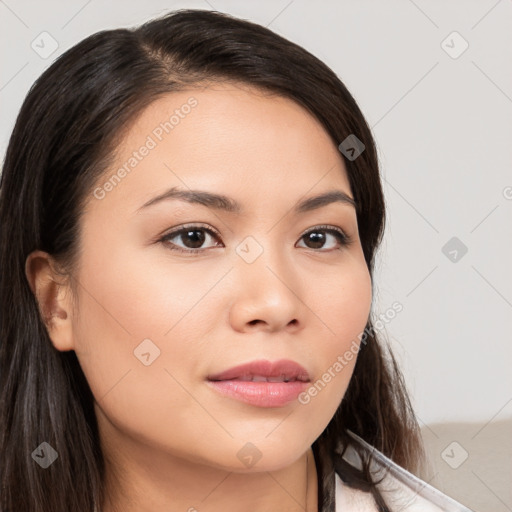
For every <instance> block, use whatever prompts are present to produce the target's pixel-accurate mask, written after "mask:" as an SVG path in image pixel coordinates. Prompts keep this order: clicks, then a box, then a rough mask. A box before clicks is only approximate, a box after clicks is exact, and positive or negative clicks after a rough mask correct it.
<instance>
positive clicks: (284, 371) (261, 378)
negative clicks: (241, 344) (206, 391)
mask: <svg viewBox="0 0 512 512" xmlns="http://www.w3.org/2000/svg"><path fill="white" fill-rule="evenodd" d="M208 380H210V381H228V380H236V381H240V382H296V381H300V382H309V381H310V378H309V374H308V372H307V370H306V369H305V368H304V367H303V366H301V365H300V364H298V363H296V362H294V361H290V360H289V359H281V360H279V361H275V362H271V361H266V360H261V361H253V362H251V363H247V364H242V365H240V366H235V367H233V368H230V369H228V370H225V371H223V372H221V373H217V374H215V375H210V376H208Z"/></svg>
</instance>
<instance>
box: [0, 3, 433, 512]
mask: <svg viewBox="0 0 512 512" xmlns="http://www.w3.org/2000/svg"><path fill="white" fill-rule="evenodd" d="M229 80H231V81H237V82H241V83H246V84H250V85H252V86H255V87H259V88H260V89H262V90H266V91H270V92H272V93H277V94H279V95H281V96H284V97H287V98H290V99H292V100H293V101H295V102H297V103H298V104H300V105H302V106H303V107H305V108H306V109H307V110H308V111H309V112H311V113H312V114H313V115H314V116H315V117H316V119H318V121H319V122H320V123H321V124H322V125H323V126H324V128H325V129H326V131H327V132H328V133H329V135H330V136H331V138H332V141H333V143H334V144H336V146H338V145H339V144H340V143H341V142H342V141H344V140H345V139H346V138H347V137H348V136H349V135H356V136H357V138H358V139H359V140H360V141H362V143H363V144H364V146H365V150H364V151H363V152H362V153H361V155H360V156H359V157H358V158H356V159H353V158H346V157H345V156H344V159H345V165H346V169H347V173H348V179H349V181H350V186H351V190H352V192H353V195H354V198H355V200H356V202H357V205H358V208H357V222H358V226H359V236H360V240H361V244H362V248H363V252H364V257H365V260H366V263H367V266H368V269H369V271H370V275H372V271H373V265H374V257H375V251H376V249H377V248H378V246H379V244H380V242H381V238H382V235H383V231H384V223H385V205H384V197H383V192H382V188H381V181H380V176H379V166H378V160H377V154H376V149H375V143H374V141H373V138H372V134H371V132H370V129H369V127H368V125H367V123H366V121H365V119H364V117H363V114H362V113H361V111H360V109H359V108H358V106H357V104H356V102H355V100H354V98H353V97H352V95H351V94H350V93H349V91H348V90H347V89H346V87H345V86H344V84H343V83H342V82H341V80H340V79H339V78H338V77H337V76H336V74H335V73H334V72H333V71H332V70H331V69H330V68H329V67H327V66H326V65H325V64H324V63H322V62H321V61H320V60H319V59H317V58H316V57H314V56H313V55H312V54H311V53H309V52H308V51H306V50H305V49H303V48H301V47H300V46H298V45H296V44H294V43H292V42H290V41H288V40H286V39H284V38H283V37H280V36H279V35H277V34H275V33H273V32H272V31H270V30H268V29H266V28H264V27H262V26H259V25H257V24H254V23H251V22H249V21H245V20H240V19H237V18H234V17H231V16H229V15H227V14H223V13H219V12H212V11H203V10H180V11H174V12H171V13H169V14H167V15H165V16H163V17H161V18H158V19H155V20H152V21H150V22H148V23H146V24H144V25H142V26H140V27H138V28H135V29H117V30H107V31H102V32H98V33H96V34H93V35H92V36H90V37H88V38H86V39H85V40H83V41H81V42H80V43H79V44H77V45H76V46H74V47H72V48H71V49H70V50H68V51H66V52H65V53H64V54H63V55H61V56H60V57H59V58H58V59H57V60H56V61H55V62H54V63H53V64H52V65H51V66H50V67H49V68H48V69H47V70H46V71H45V72H44V73H43V74H42V75H41V77H40V78H39V79H38V80H37V81H36V82H35V84H34V85H33V86H32V88H31V90H30V91H29V93H28V95H27V97H26V99H25V101H24V103H23V106H22V108H21V111H20V113H19V115H18V118H17V121H16V124H15V127H14V130H13V133H12V136H11V138H10V141H9V145H8V148H7V153H6V157H5V161H4V165H3V173H2V181H3V183H2V186H1V190H0V240H1V245H0V268H1V269H2V270H1V275H0V453H1V454H2V456H1V459H0V485H1V491H0V512H14V511H21V510H23V511H24V512H57V511H68V510H73V511H77V512H92V510H93V505H94V503H103V501H104V498H105V496H104V492H105V491H104V477H105V464H104V459H103V455H102V452H101V450H100V439H99V433H98V428H97V423H96V418H95V414H94V409H93V402H94V397H93V395H92V393H91V391H90V388H89V386H88V383H87V381H86V379H85V376H84V374H83V372H82V370H81V368H80V365H79V363H78V360H77V357H76V354H75V353H74V351H68V352H60V351H57V350H56V349H55V348H54V347H53V345H52V343H51V341H50V338H49V336H48V332H47V330H46V327H45V324H44V323H43V320H42V318H41V316H40V313H39V310H38V306H37V302H36V300H35V297H34V296H33V294H32V292H31V290H30V287H29V285H28V282H27V279H26V276H25V273H24V263H25V259H26V258H27V256H28V255H29V254H30V253H31V252H32V251H34V250H36V249H40V250H43V251H46V252H48V253H49V254H51V255H52V256H53V257H54V258H55V259H56V261H58V262H60V263H61V264H62V266H63V268H65V269H66V270H67V271H68V272H69V273H71V274H72V272H73V269H74V265H75V264H76V262H77V259H78V255H79V250H78V248H79V220H80V215H81V212H82V211H83V206H84V204H85V200H86V198H87V197H88V195H89V194H90V193H91V191H92V187H93V186H94V183H96V182H97V180H98V178H99V177H100V176H101V175H102V173H103V172H104V171H105V169H106V167H107V165H108V162H109V158H110V157H111V155H112V154H113V151H114V149H115V147H116V144H117V143H118V142H119V140H120V137H121V136H122V134H123V133H124V132H123V130H124V129H125V128H126V127H127V126H129V125H130V122H131V121H133V120H134V119H135V117H136V116H137V115H138V114H140V113H141V112H142V111H143V109H144V108H145V107H147V106H148V105H149V104H150V103H151V102H152V101H154V100H155V99H156V98H158V97H160V96H162V95H165V94H168V93H170V92H173V91H179V90H180V89H183V88H184V87H191V86H197V85H198V84H202V83H206V82H215V81H229ZM372 281H373V277H372ZM348 430H350V431H352V432H354V433H356V434H357V435H359V436H360V437H362V438H363V439H364V440H365V441H367V442H368V443H370V444H371V445H373V446H374V447H375V448H377V449H378V450H380V451H382V452H383V453H384V454H385V455H387V456H388V457H390V458H391V459H393V460H394V461H395V462H396V463H398V464H399V465H401V466H403V467H404V468H406V469H409V470H410V471H412V472H416V471H417V470H418V468H419V465H418V464H419V463H420V462H421V461H422V460H423V456H424V452H423V447H422V443H421V437H420V434H419V428H418V424H417V421H416V419H415V416H414V413H413V410H412V408H411V404H410V402H409V398H408V395H407V392H406V388H405V385H404V381H403V377H402V374H401V373H400V370H399V368H398V366H397V363H396V361H395V359H394V357H393V355H392V352H391V351H390V350H389V347H385V346H384V344H383V343H382V341H381V340H379V339H378V337H377V333H376V332H375V330H374V328H373V325H372V321H371V319H369V320H368V324H367V338H366V342H365V343H361V348H360V351H359V354H358V357H357V362H356V365H355V368H354V373H353V376H352V378H351V381H350V384H349V387H348V389H347V392H346V394H345V396H344V398H343V400H342V402H341V404H340V406H339V408H338V410H337V412H336V413H335V415H334V417H333V418H332V420H331V421H330V423H329V424H328V426H327V428H326V429H325V430H324V432H323V433H322V434H321V435H320V437H319V438H318V439H317V440H316V441H315V443H314V445H313V449H314V452H315V455H316V457H315V458H316V459H318V469H319V472H320V473H319V476H320V485H319V500H320V501H319V505H320V508H319V510H322V511H323V512H326V511H328V510H333V508H332V507H333V481H334V479H333V473H332V467H333V466H332V464H331V463H329V461H330V460H331V459H330V457H332V455H331V454H332V453H334V451H336V450H338V449H339V447H343V446H346V445H347V443H349V442H350V441H351V437H350V436H349V434H348ZM43 441H46V442H47V443H49V444H50V445H51V446H52V447H53V448H55V450H56V451H57V453H58V457H59V458H58V464H52V465H51V466H50V467H49V468H47V469H46V470H44V471H41V470H40V469H41V468H40V467H39V466H38V465H37V464H35V463H34V461H33V460H32V457H31V454H32V452H33V451H34V449H35V448H36V447H38V446H39V445H40V444H41V443H42V442H43ZM326 461H327V462H326ZM324 462H325V464H324ZM336 467H337V468H338V469H337V471H338V473H339V474H340V475H341V477H342V478H343V479H344V480H345V481H346V482H347V484H348V485H353V486H356V487H360V488H361V489H365V490H367V491H368V492H371V493H372V494H373V495H374V497H375V500H376V502H377V503H378V504H379V507H380V510H387V507H386V505H385V504H384V502H383V500H382V498H381V496H380V494H379V492H378V489H377V487H376V486H375V484H374V482H373V481H372V475H371V473H370V471H369V468H368V465H367V464H365V465H364V467H363V469H362V470H361V471H358V470H354V469H353V468H351V467H348V466H345V465H344V464H343V463H342V462H341V460H339V459H338V460H337V462H336Z"/></svg>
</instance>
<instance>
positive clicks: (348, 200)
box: [137, 187, 356, 214]
mask: <svg viewBox="0 0 512 512" xmlns="http://www.w3.org/2000/svg"><path fill="white" fill-rule="evenodd" d="M171 199H178V200H182V201H186V202H188V203H195V204H201V205H203V206H206V207H207V208H212V209H215V210H222V211H225V212H228V213H233V214H242V213H243V211H244V209H243V207H242V205H241V204H240V203H238V202H237V201H236V200H234V199H232V198H231V197H228V196H225V195H222V194H215V193H213V192H206V191H204V190H182V189H179V188H177V187H172V188H170V189H169V190H167V191H166V192H164V193H163V194H160V195H158V196H156V197H154V198H153V199H150V200H149V201H147V202H146V203H144V204H143V205H142V206H141V207H140V208H139V209H138V210H137V213H139V212H140V211H141V210H143V209H144V208H148V207H150V206H153V205H155V204H157V203H160V202H161V201H167V200H171ZM331 203H343V204H348V205H351V206H353V207H354V208H356V201H355V200H354V199H353V198H352V197H350V196H349V195H348V194H346V193H345V192H343V191H342V190H329V191H328V192H324V193H323V194H319V195H316V196H313V197H309V198H307V199H304V200H303V201H301V202H299V203H297V204H296V205H295V207H294V212H295V213H304V212H309V211H312V210H317V209H319V208H322V207H324V206H327V205H329V204H331Z"/></svg>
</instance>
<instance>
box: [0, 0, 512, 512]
mask: <svg viewBox="0 0 512 512" xmlns="http://www.w3.org/2000/svg"><path fill="white" fill-rule="evenodd" d="M179 8H195V9H214V10H218V11H223V12H228V13H230V14H233V15H235V16H239V17H242V18H246V19H249V20H251V21H255V22H257V23H260V24H261V25H264V26H267V27H268V28H270V29H271V30H273V31H275V32H277V33H279V34H280V35H282V36H284V37H286V38H288V39H290V40H292V41H294V42H296V43H298V44H300V45H301V46H303V47H304V48H306V49H307V50H309V51H310V52H311V53H313V54H314V55H316V56H317V57H319V58H320V59H321V60H323V61H324V62H325V63H326V64H328V65H329V66H330V67H331V68H332V69H333V70H334V71H335V72H336V74H337V75H338V76H339V77H340V78H341V80H342V81H343V82H344V83H345V85H346V86H347V87H348V89H349V90H350V92H351V93H352V94H353V95H354V97H355V98H356V100H357V101H358V103H359V106H360V107H361V109H362V111H363V113H364V114H365V116H366V118H367V120H368V122H369V124H370V126H371V127H372V129H373V133H374V136H375V138H376V142H377V145H378V149H379V157H380V162H381V168H382V176H383V182H384V189H385V195H386V202H387V215H388V217H387V227H386V235H385V238H384V243H383V245H382V247H381V250H380V252H379V255H378V264H377V268H376V273H375V276H374V277H375V291H376V295H375V302H374V315H375V318H377V317H378V316H379V314H381V313H384V312H385V311H386V310H388V309H389V308H390V307H391V304H392V303H393V302H395V301H398V302H400V303H401V304H402V305H403V311H402V312H400V313H399V314H397V315H396V317H395V318H394V319H393V320H391V321H390V322H389V323H387V325H386V326H385V330H384V331H383V332H382V335H383V336H384V337H385V338H387V339H388V340H389V342H390V343H391V345H392V347H393V348H394V351H395V354H396V355H397V357H398V359H399V361H400V362H401V365H402V368H403V371H404V374H405V377H406V381H407V384H408V387H409V390H410V393H411V397H412V401H413V405H414V407H415V409H416V411H417V414H418V417H419V420H420V422H421V424H422V425H433V424H437V423H450V422H466V423H479V424H480V425H483V427H484V428H488V427H489V425H492V424H493V423H495V422H500V421H502V420H510V419H511V418H512V372H511V371H510V368H511V363H512V271H511V268H510V262H511V261H512V243H511V235H512V229H511V225H512V223H511V220H512V171H511V169H512V166H511V163H512V154H511V151H510V146H511V140H512V66H511V64H510V63H511V62H512V40H511V38H510V27H511V26H512V2H511V1H509V0H500V1H496V0H489V1H487V0H485V1H484V0H481V1H467V0H466V1H457V2H455V1H453V2H443V1H440V0H439V1H426V0H422V1H420V0H415V1H412V0H393V1H390V0H387V1H381V2H377V1H359V2H357V1H355V0H354V1H347V0H345V1H339V0H338V1H334V0H331V1H323V2H313V1H304V0H292V1H290V0H283V1H238V2H236V1H227V0H212V1H203V0H202V1H180V2H169V1H157V0H145V1H140V2H123V1H110V2H99V1H98V0H92V1H89V2H88V1H87V0H70V1H67V2H57V1H45V2H37V1H28V0H17V1H15V0H3V1H0V30H1V33H2V38H3V42H2V45H1V46H0V56H1V57H0V58H1V75H0V105H1V107H0V108H1V116H0V152H1V155H2V157H3V155H4V153H5V149H6V147H7V144H8V140H9V135H10V132H11V130H12V128H13V125H14V121H15V118H16V115H17V112H18V110H19V108H20V106H21V104H22V101H23V99H24V97H25V95H26V93H27V91H28V89H29V87H30V86H31V84H32V83H33V82H34V80H35V79H36V78H37V77H38V76H39V75H40V74H41V73H42V71H43V70H44V69H45V68H46V67H48V66H49V65H50V64H51V62H52V61H53V60H54V59H55V57H57V56H58V55H60V54H61V53H63V52H64V51H65V50H67V49H68V48H70V47H71V46H73V45H74V44H76V43H77V42H78V41H80V40H81V39H83V38H84V37H86V36H88V35H90V34H92V33H94V32H97V31H99V30H103V29H112V28H118V27H128V26H133V25H137V24H139V23H141V22H143V21H146V20H147V19H150V18H152V17H154V16H157V15H159V14H163V13H164V12H166V11H168V10H172V9H179ZM42 32H48V33H49V34H50V35H51V37H52V38H53V39H54V40H55V41H56V42H57V44H58V48H57V50H56V51H55V52H54V53H53V54H52V55H50V56H48V57H46V58H43V57H42V56H40V55H39V54H38V53H36V51H34V50H33V49H32V47H31V44H36V43H38V41H39V42H40V41H41V37H46V38H47V37H48V36H44V35H43V36H41V35H40V34H41V33H42ZM454 32H456V34H454ZM46 41H49V39H46ZM33 42H35V43H33ZM41 44H42V43H40V45H41ZM466 46H467V48H466ZM46 48H48V46H46ZM454 237H456V240H452V241H451V242H449V241H450V240H451V239H453V238H454ZM447 243H448V246H446V247H445V244H447ZM464 247H465V248H466V249H467V252H466V253H465V254H463V252H464V251H463V250H461V248H462V249H463V248H464ZM454 250H455V251H457V252H456V253H455V252H453V251H454ZM450 251H451V252H450ZM432 428H434V427H432ZM445 444H447V443H445ZM501 469H503V468H501ZM507 470H508V471H509V474H510V465H509V467H508V468H507ZM487 487H489V486H487ZM498 499H499V498H498ZM500 501H501V503H505V501H504V500H503V499H500ZM510 507H512V503H511V504H510ZM507 509H508V510H512V508H509V507H508V506H507ZM495 510H498V508H496V509H495ZM499 510H501V509H499ZM503 510H505V508H503Z"/></svg>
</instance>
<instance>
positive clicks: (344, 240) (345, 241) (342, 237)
mask: <svg viewBox="0 0 512 512" xmlns="http://www.w3.org/2000/svg"><path fill="white" fill-rule="evenodd" d="M188 231H206V232H207V233H208V234H210V235H212V236H213V237H219V236H220V235H219V234H218V233H217V232H216V231H213V230H212V229H210V228H206V227H204V226H201V225H198V224H191V225H189V226H183V227H182V228H180V229H177V230H175V231H171V232H170V233H167V234H166V235H164V236H163V237H162V238H161V239H160V240H159V242H162V243H164V244H165V245H166V246H167V248H168V249H169V250H171V251H177V252H181V253H187V254H190V253H192V254H196V253H199V252H204V251H206V250H208V248H206V249H183V248H181V247H178V246H177V245H175V244H172V243H168V242H169V239H171V238H175V237H176V236H178V235H181V234H182V233H187V232H188ZM319 231H322V232H326V233H329V234H331V235H334V236H335V237H336V238H337V239H338V242H339V243H340V245H341V247H340V248H339V249H338V250H340V249H341V248H343V247H347V246H349V245H350V244H351V243H352V241H353V240H352V237H350V236H349V235H347V234H346V233H344V232H343V231H342V230H341V229H339V228H336V227H334V226H326V225H322V226H315V227H314V228H312V229H309V230H308V231H306V232H305V233H303V234H302V235H301V236H300V239H302V238H304V237H305V236H306V235H309V234H310V233H316V232H319ZM306 249H309V247H306ZM311 250H313V251H319V252H331V251H333V250H336V249H329V250H322V249H318V250H317V249H311Z"/></svg>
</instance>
